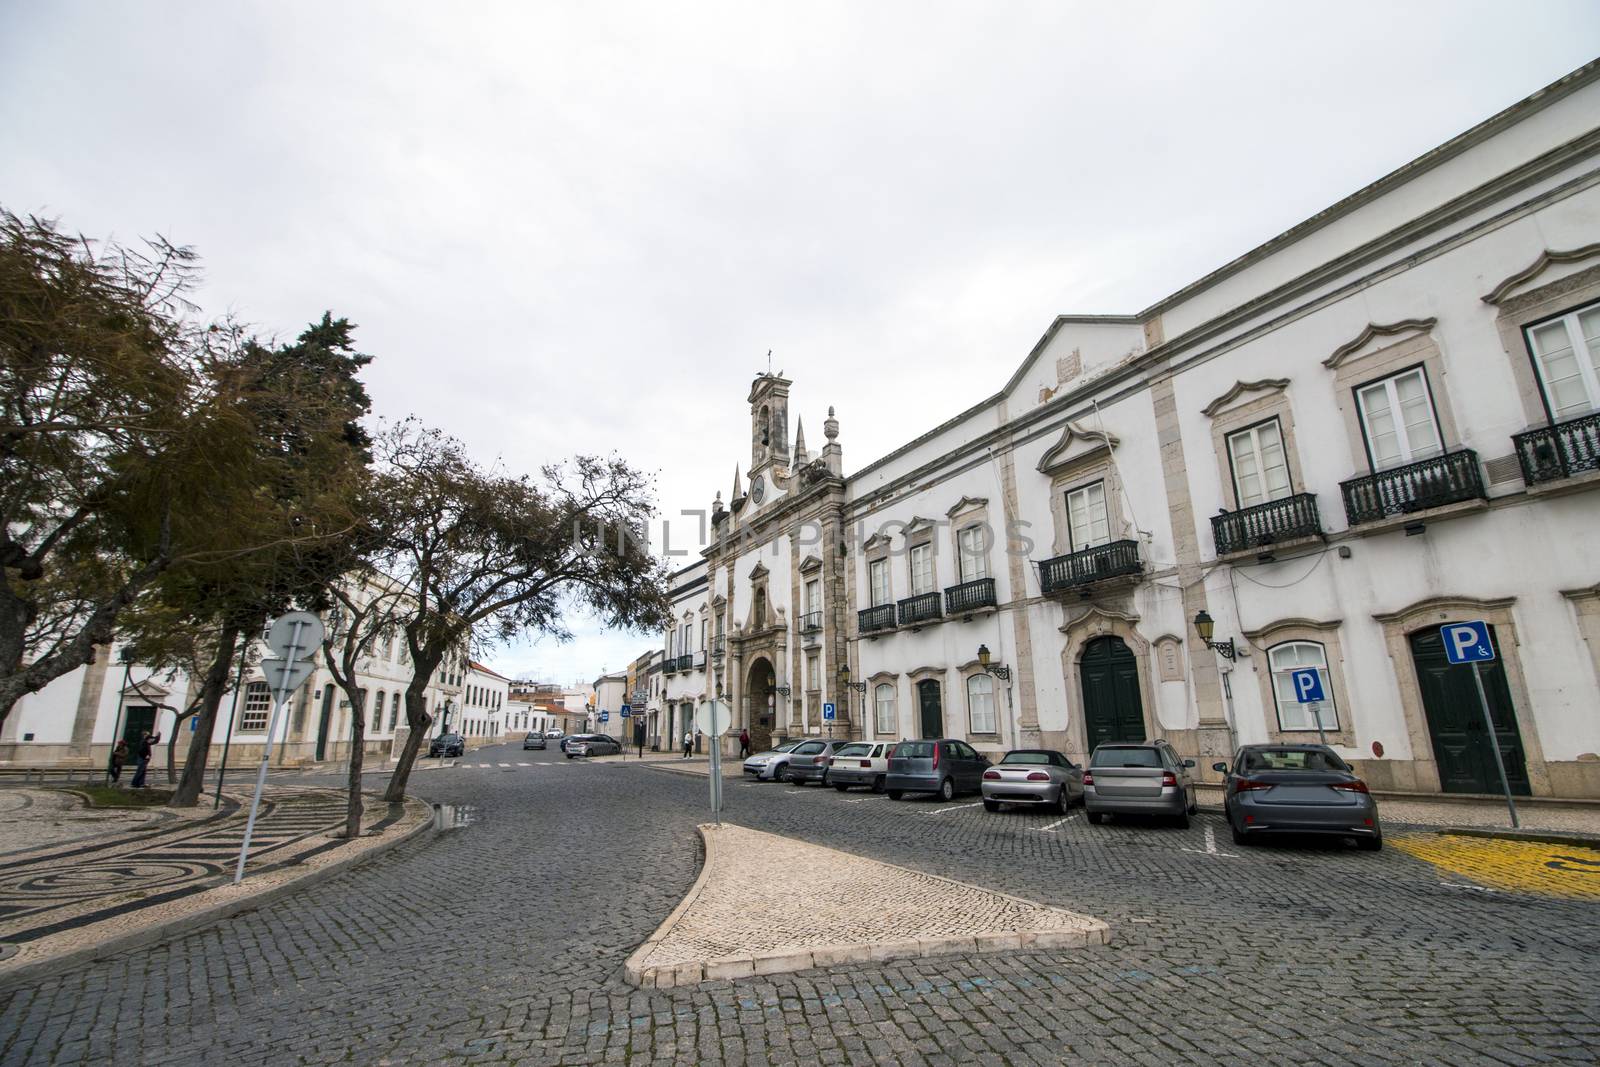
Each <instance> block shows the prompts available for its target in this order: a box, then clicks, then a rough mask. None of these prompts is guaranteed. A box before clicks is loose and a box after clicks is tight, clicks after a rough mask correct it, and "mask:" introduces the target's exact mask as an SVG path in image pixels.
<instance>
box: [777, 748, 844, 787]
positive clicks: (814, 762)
mask: <svg viewBox="0 0 1600 1067" xmlns="http://www.w3.org/2000/svg"><path fill="white" fill-rule="evenodd" d="M845 744H846V742H844V741H843V740H830V739H829V738H825V737H814V738H812V739H810V740H809V741H802V742H801V743H800V744H798V745H796V746H795V747H794V748H793V749H791V750H790V751H789V781H791V782H793V783H794V784H795V785H805V784H806V783H807V782H816V783H818V784H820V785H827V784H828V771H829V770H830V769H831V767H832V765H833V753H834V751H835V750H836V749H840V748H843V747H844V746H845Z"/></svg>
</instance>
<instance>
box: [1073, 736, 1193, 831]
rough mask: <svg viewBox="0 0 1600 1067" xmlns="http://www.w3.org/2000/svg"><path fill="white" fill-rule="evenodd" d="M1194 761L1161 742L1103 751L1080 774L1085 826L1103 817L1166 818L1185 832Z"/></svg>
mask: <svg viewBox="0 0 1600 1067" xmlns="http://www.w3.org/2000/svg"><path fill="white" fill-rule="evenodd" d="M1193 766H1194V760H1192V759H1180V758H1179V757H1178V754H1177V752H1175V751H1173V748H1172V746H1171V745H1169V744H1168V743H1167V742H1165V741H1151V742H1149V743H1147V744H1139V745H1127V744H1123V745H1101V746H1100V747H1099V748H1097V749H1095V750H1094V755H1093V756H1090V757H1089V769H1088V770H1087V771H1085V772H1084V774H1083V806H1084V809H1085V810H1086V811H1087V812H1088V813H1089V821H1090V822H1093V823H1098V822H1102V821H1104V820H1105V817H1106V816H1107V815H1167V816H1171V817H1172V818H1174V819H1176V820H1178V825H1180V826H1188V825H1189V816H1190V815H1192V814H1194V810H1195V797H1194V778H1193V776H1192V775H1190V774H1189V769H1190V768H1191V767H1193Z"/></svg>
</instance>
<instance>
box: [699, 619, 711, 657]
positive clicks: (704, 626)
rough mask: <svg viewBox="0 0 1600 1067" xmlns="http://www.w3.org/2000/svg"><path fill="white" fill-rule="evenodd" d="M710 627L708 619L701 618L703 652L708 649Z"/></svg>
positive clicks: (701, 648)
mask: <svg viewBox="0 0 1600 1067" xmlns="http://www.w3.org/2000/svg"><path fill="white" fill-rule="evenodd" d="M710 627H711V623H710V622H709V621H708V620H706V619H701V620H700V651H702V652H704V651H705V650H706V634H707V632H708V631H709V629H710Z"/></svg>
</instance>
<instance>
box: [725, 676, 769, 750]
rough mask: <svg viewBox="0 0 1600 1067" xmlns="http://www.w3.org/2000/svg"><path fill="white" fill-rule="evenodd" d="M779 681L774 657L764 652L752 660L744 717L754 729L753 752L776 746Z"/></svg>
mask: <svg viewBox="0 0 1600 1067" xmlns="http://www.w3.org/2000/svg"><path fill="white" fill-rule="evenodd" d="M777 684H778V680H777V677H776V675H775V674H774V673H773V670H772V661H771V660H769V659H767V658H766V657H765V656H762V657H759V658H757V659H756V661H755V662H753V663H751V664H750V672H749V673H748V674H746V675H745V684H744V715H743V717H742V719H741V720H740V721H741V722H743V723H744V725H745V728H746V729H748V730H749V731H750V750H751V751H752V752H762V751H765V750H766V749H768V748H771V747H772V723H773V708H774V705H775V703H776V697H777V692H776V686H777ZM734 732H735V733H736V734H737V733H738V731H734Z"/></svg>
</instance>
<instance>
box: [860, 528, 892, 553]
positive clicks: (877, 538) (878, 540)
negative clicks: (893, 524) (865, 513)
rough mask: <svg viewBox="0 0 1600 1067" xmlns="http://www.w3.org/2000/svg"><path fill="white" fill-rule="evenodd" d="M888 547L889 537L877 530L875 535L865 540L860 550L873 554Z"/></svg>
mask: <svg viewBox="0 0 1600 1067" xmlns="http://www.w3.org/2000/svg"><path fill="white" fill-rule="evenodd" d="M888 547H889V535H888V534H886V533H884V532H883V531H882V530H879V531H878V532H877V533H875V534H873V535H872V536H871V537H869V538H867V539H866V540H865V541H863V542H862V543H861V550H862V551H863V552H873V551H876V550H878V549H880V548H885V549H886V548H888Z"/></svg>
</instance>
